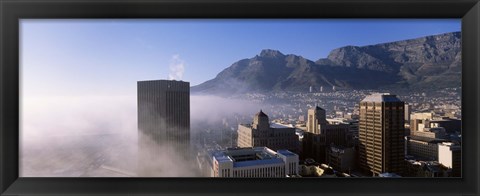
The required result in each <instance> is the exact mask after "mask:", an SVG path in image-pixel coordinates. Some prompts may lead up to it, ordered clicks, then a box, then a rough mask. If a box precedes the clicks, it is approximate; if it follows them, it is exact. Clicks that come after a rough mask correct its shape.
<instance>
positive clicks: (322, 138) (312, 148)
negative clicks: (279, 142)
mask: <svg viewBox="0 0 480 196" xmlns="http://www.w3.org/2000/svg"><path fill="white" fill-rule="evenodd" d="M325 114H326V112H325V110H324V109H322V108H320V107H318V106H316V107H314V108H312V109H309V110H308V118H307V131H306V132H305V133H304V134H303V139H302V153H301V158H302V159H306V158H313V159H314V160H315V161H317V162H319V163H326V161H327V154H328V153H327V152H328V147H329V146H330V145H331V144H334V145H337V146H346V144H347V132H348V130H349V127H350V126H349V125H348V124H338V125H334V124H328V122H327V118H326V115H325Z"/></svg>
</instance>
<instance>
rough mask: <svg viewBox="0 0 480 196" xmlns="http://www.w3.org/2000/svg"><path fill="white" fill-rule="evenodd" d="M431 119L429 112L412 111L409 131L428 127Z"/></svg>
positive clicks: (431, 115)
mask: <svg viewBox="0 0 480 196" xmlns="http://www.w3.org/2000/svg"><path fill="white" fill-rule="evenodd" d="M432 119H433V113H431V112H419V113H412V114H411V115H410V131H411V132H412V131H418V130H422V129H423V128H429V127H430V124H429V122H430V120H432Z"/></svg>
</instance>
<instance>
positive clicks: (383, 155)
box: [358, 94, 405, 176]
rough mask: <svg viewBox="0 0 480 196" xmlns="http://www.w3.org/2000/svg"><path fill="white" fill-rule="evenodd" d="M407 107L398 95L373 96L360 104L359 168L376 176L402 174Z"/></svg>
mask: <svg viewBox="0 0 480 196" xmlns="http://www.w3.org/2000/svg"><path fill="white" fill-rule="evenodd" d="M404 106H405V103H404V102H403V101H400V100H399V99H398V98H397V97H396V96H395V95H390V94H373V95H369V96H367V97H366V98H365V99H363V100H362V101H361V102H360V121H359V146H358V149H359V167H360V169H361V170H363V171H365V172H368V173H369V174H371V175H373V176H378V175H379V174H381V173H386V172H388V173H396V174H400V175H401V174H402V172H403V166H404V158H405V152H404V151H405V149H404V131H405V125H404V122H405V116H404Z"/></svg>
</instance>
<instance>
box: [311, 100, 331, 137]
mask: <svg viewBox="0 0 480 196" xmlns="http://www.w3.org/2000/svg"><path fill="white" fill-rule="evenodd" d="M321 124H323V125H325V124H327V116H326V112H325V110H324V109H323V108H320V107H318V106H315V108H312V109H309V110H308V119H307V132H309V133H315V134H318V133H319V132H320V128H319V126H318V125H321Z"/></svg>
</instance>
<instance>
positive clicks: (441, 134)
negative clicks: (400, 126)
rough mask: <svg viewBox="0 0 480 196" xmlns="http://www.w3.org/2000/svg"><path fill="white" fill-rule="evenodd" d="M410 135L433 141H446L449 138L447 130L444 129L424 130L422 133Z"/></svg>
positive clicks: (415, 132) (416, 132)
mask: <svg viewBox="0 0 480 196" xmlns="http://www.w3.org/2000/svg"><path fill="white" fill-rule="evenodd" d="M410 134H411V135H412V136H420V137H427V138H432V139H445V138H446V137H447V134H446V131H445V128H443V127H432V128H423V130H421V131H412V132H411V133H410Z"/></svg>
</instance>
